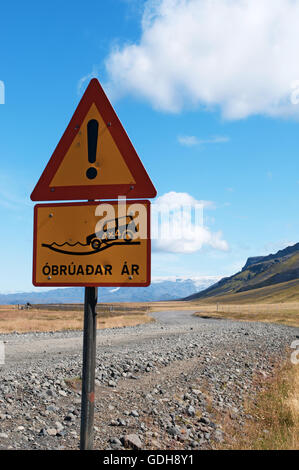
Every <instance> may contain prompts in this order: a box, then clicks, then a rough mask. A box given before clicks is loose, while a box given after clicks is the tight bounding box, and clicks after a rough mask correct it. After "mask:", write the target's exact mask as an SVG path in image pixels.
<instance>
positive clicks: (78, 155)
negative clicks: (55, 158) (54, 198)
mask: <svg viewBox="0 0 299 470" xmlns="http://www.w3.org/2000/svg"><path fill="white" fill-rule="evenodd" d="M90 122H96V123H97V124H96V128H95V129H94V131H95V134H96V137H95V144H94V146H93V147H94V155H93V162H92V163H90V151H88V150H89V149H90V147H91V146H90V145H89V141H90V139H91V138H92V130H93V129H92V127H91V128H89V126H88V124H89V123H90ZM89 129H91V131H90V132H88V130H89ZM88 170H90V176H91V177H88ZM91 170H93V171H91ZM87 183H88V184H89V185H95V186H99V185H107V184H113V185H117V184H135V180H134V178H133V176H132V174H131V172H130V170H129V168H128V167H127V165H126V163H125V160H124V158H123V156H122V154H121V153H120V151H119V149H118V147H117V145H116V143H115V142H114V140H113V138H112V135H111V133H110V131H109V129H108V127H107V126H106V124H105V122H104V120H103V118H102V116H101V115H100V113H99V111H98V109H97V107H96V105H95V104H94V103H93V104H92V105H91V108H90V110H89V111H88V113H87V115H86V117H85V119H84V121H83V123H82V125H81V127H80V129H79V132H78V134H77V137H76V138H75V139H74V141H73V143H72V144H71V146H70V148H69V150H68V151H67V153H66V155H65V157H64V159H63V161H62V163H61V165H60V166H59V168H58V170H57V173H56V174H55V175H54V177H53V179H52V181H51V183H50V187H52V188H55V187H57V186H84V185H86V184H87Z"/></svg>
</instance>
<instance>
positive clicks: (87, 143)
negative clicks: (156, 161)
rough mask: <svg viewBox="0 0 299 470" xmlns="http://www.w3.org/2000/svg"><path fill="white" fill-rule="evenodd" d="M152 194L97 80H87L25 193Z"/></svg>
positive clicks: (46, 197)
mask: <svg viewBox="0 0 299 470" xmlns="http://www.w3.org/2000/svg"><path fill="white" fill-rule="evenodd" d="M118 196H126V197H127V198H143V197H148V198H151V197H155V196H156V190H155V188H154V186H153V184H152V182H151V180H150V178H149V176H148V174H147V173H146V171H145V169H144V167H143V165H142V163H141V161H140V159H139V157H138V155H137V153H136V151H135V149H134V147H133V145H132V143H131V141H130V139H129V137H128V136H127V134H126V132H125V130H124V128H123V126H122V125H121V123H120V121H119V119H118V117H117V115H116V113H115V111H114V109H113V108H112V106H111V104H110V102H109V100H108V98H107V96H106V95H105V93H104V91H103V89H102V87H101V85H100V83H99V82H98V80H96V79H92V80H91V82H90V83H89V85H88V87H87V89H86V91H85V93H84V95H83V97H82V99H81V101H80V103H79V105H78V107H77V109H76V111H75V113H74V115H73V117H72V119H71V121H70V123H69V125H68V127H67V129H66V131H65V133H64V134H63V136H62V138H61V140H60V142H59V144H58V145H57V147H56V149H55V151H54V153H53V155H52V157H51V159H50V161H49V163H48V165H47V166H46V168H45V170H44V172H43V174H42V176H41V177H40V179H39V181H38V183H37V185H36V187H35V189H34V191H33V192H32V194H31V199H32V200H33V201H52V200H55V201H59V200H76V199H78V200H80V199H89V200H90V199H108V198H117V197H118Z"/></svg>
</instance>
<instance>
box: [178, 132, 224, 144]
mask: <svg viewBox="0 0 299 470" xmlns="http://www.w3.org/2000/svg"><path fill="white" fill-rule="evenodd" d="M229 140H230V139H229V137H224V136H215V137H211V138H210V139H198V138H197V137H195V136H193V135H181V136H179V137H178V142H179V143H180V144H181V145H184V146H185V147H194V146H196V145H204V144H223V143H226V142H229Z"/></svg>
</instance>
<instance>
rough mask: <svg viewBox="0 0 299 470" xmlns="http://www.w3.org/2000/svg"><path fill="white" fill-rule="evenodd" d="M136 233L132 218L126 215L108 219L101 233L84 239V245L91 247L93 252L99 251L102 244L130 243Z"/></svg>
mask: <svg viewBox="0 0 299 470" xmlns="http://www.w3.org/2000/svg"><path fill="white" fill-rule="evenodd" d="M136 232H137V227H136V224H135V222H134V219H133V216H131V215H127V216H124V217H118V218H115V219H110V220H107V222H105V224H104V225H103V228H102V230H101V231H99V232H97V233H92V234H91V235H88V237H87V238H86V244H87V245H91V246H92V248H93V249H94V250H99V248H100V246H101V245H102V243H109V242H110V241H115V240H123V241H125V242H127V243H130V242H131V241H132V240H133V239H134V237H135V234H136Z"/></svg>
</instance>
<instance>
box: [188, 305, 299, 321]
mask: <svg viewBox="0 0 299 470" xmlns="http://www.w3.org/2000/svg"><path fill="white" fill-rule="evenodd" d="M195 315H196V316H199V317H210V318H226V319H230V320H240V321H259V322H265V323H279V324H283V325H288V326H295V327H299V302H294V303H279V304H248V305H246V304H240V305H235V304H218V305H217V304H214V305H211V304H210V305H200V304H197V312H196V314H195Z"/></svg>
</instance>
